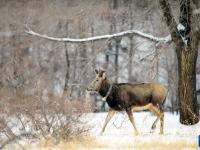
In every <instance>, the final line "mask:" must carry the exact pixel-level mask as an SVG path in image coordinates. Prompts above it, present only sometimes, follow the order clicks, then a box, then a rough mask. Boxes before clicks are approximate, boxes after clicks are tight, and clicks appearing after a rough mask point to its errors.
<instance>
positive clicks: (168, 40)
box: [25, 28, 171, 43]
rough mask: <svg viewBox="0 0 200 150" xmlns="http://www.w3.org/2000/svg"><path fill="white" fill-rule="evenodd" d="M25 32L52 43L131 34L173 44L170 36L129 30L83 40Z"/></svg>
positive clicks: (75, 41)
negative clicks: (157, 35) (158, 35)
mask: <svg viewBox="0 0 200 150" xmlns="http://www.w3.org/2000/svg"><path fill="white" fill-rule="evenodd" d="M25 32H26V33H28V34H31V35H34V36H38V37H41V38H45V39H48V40H52V41H58V42H71V43H83V42H91V41H97V40H103V39H111V38H116V37H122V36H126V35H131V34H135V35H138V36H141V37H143V38H146V39H149V40H151V41H154V42H159V43H169V42H171V36H170V35H168V36H166V37H155V36H153V35H150V34H147V33H143V32H141V31H138V30H127V31H123V32H119V33H115V34H107V35H100V36H94V37H88V38H81V39H78V38H56V37H51V36H48V35H45V34H40V33H37V32H34V31H33V30H31V29H30V28H28V30H26V31H25Z"/></svg>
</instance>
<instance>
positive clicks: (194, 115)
mask: <svg viewBox="0 0 200 150" xmlns="http://www.w3.org/2000/svg"><path fill="white" fill-rule="evenodd" d="M176 53H177V57H178V75H179V83H178V88H179V90H178V92H179V93H178V94H179V101H180V122H181V123H182V124H185V125H192V124H195V123H197V122H198V121H199V112H198V110H199V109H198V104H197V95H196V61H197V53H198V51H197V49H188V48H186V49H185V47H184V46H179V47H177V49H176Z"/></svg>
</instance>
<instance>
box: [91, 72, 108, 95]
mask: <svg viewBox="0 0 200 150" xmlns="http://www.w3.org/2000/svg"><path fill="white" fill-rule="evenodd" d="M95 73H96V77H95V78H94V80H93V81H92V82H91V83H90V84H89V86H88V88H87V90H88V91H96V92H99V91H100V89H101V87H102V85H103V83H104V82H105V81H106V72H105V71H104V70H101V69H99V70H97V69H95Z"/></svg>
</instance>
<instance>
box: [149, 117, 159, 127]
mask: <svg viewBox="0 0 200 150" xmlns="http://www.w3.org/2000/svg"><path fill="white" fill-rule="evenodd" d="M159 119H160V117H159V116H157V118H156V120H155V121H154V122H153V124H152V126H151V129H152V130H153V129H155V128H156V123H157V122H158V120H159Z"/></svg>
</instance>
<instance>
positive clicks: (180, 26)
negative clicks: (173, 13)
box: [177, 23, 185, 31]
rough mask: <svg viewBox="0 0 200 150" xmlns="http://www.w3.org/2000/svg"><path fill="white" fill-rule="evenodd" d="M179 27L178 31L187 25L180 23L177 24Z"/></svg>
mask: <svg viewBox="0 0 200 150" xmlns="http://www.w3.org/2000/svg"><path fill="white" fill-rule="evenodd" d="M177 29H178V31H180V30H185V26H184V25H183V24H181V23H179V24H178V25H177Z"/></svg>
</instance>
